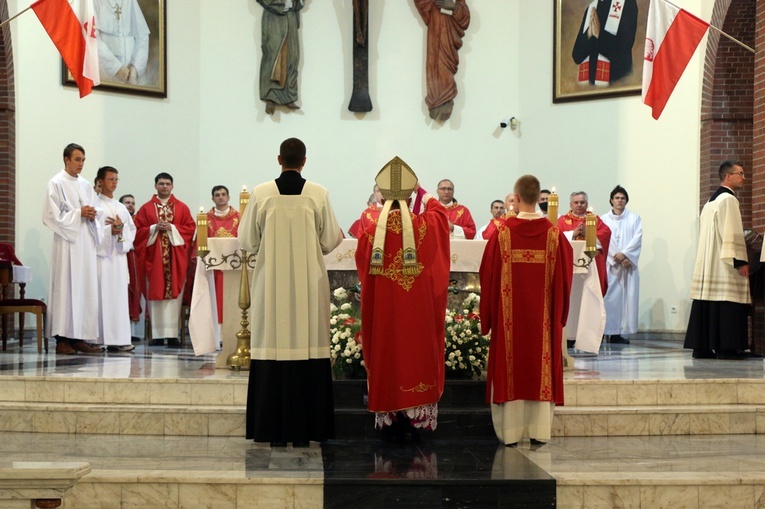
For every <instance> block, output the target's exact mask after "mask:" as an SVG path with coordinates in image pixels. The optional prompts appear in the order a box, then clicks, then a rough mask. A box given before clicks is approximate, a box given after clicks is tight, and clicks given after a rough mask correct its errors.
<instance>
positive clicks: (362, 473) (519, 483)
mask: <svg viewBox="0 0 765 509" xmlns="http://www.w3.org/2000/svg"><path fill="white" fill-rule="evenodd" d="M322 459H323V462H324V508H325V509H351V508H353V509H358V508H364V509H393V508H396V509H402V508H417V509H431V508H448V509H457V508H471V509H483V508H487V509H488V508H492V509H497V508H510V507H523V508H550V507H555V504H556V486H555V479H553V478H552V477H551V476H550V475H548V474H547V473H546V472H545V471H543V470H542V469H541V468H539V467H537V466H536V465H535V464H534V463H532V462H531V461H530V460H529V459H527V458H526V457H525V456H524V455H523V454H521V453H520V452H519V451H518V450H517V449H515V448H512V447H505V446H504V445H501V444H499V443H498V442H497V440H496V439H493V440H440V439H439V440H431V439H428V438H423V439H422V440H421V441H420V442H418V443H413V442H411V441H409V442H405V443H388V442H383V441H381V440H333V441H329V442H326V443H324V444H322Z"/></svg>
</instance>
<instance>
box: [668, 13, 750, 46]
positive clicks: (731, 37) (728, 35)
mask: <svg viewBox="0 0 765 509" xmlns="http://www.w3.org/2000/svg"><path fill="white" fill-rule="evenodd" d="M663 1H664V2H667V3H668V4H669V5H671V6H672V7H674V8H676V9H683V8H682V7H680V6H679V5H677V4H674V3H672V2H670V1H669V0H663ZM683 10H685V9H683ZM709 28H711V29H713V30H716V31H717V32H718V33H720V34H722V35H724V36H725V37H727V38H728V39H730V40H731V41H733V42H735V43H736V44H738V45H739V46H741V47H742V48H744V49H746V50H749V51H751V52H752V53H756V51H754V48H752V47H751V46H747V45H746V44H744V43H743V42H741V41H739V40H738V39H736V38H735V37H733V36H732V35H730V34H728V33H726V32H723V31H722V30H720V29H719V28H717V27H716V26H714V25H712V24H711V23H710V24H709Z"/></svg>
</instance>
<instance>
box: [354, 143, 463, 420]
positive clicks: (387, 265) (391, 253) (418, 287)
mask: <svg viewBox="0 0 765 509" xmlns="http://www.w3.org/2000/svg"><path fill="white" fill-rule="evenodd" d="M392 175H393V176H392ZM377 183H378V185H379V186H380V189H381V190H382V193H383V197H384V198H385V200H386V201H385V204H384V208H383V211H382V213H381V215H380V223H378V224H377V225H376V226H370V227H369V228H367V230H366V231H365V232H364V233H363V235H362V236H361V237H360V238H359V242H358V248H357V249H356V267H357V269H358V274H359V279H360V280H361V337H362V345H363V355H364V363H365V365H366V368H367V376H368V389H369V410H370V411H371V412H376V415H375V427H376V428H379V429H382V428H385V427H388V426H395V428H393V429H397V430H398V431H399V432H400V433H401V434H403V433H405V432H406V431H412V430H414V431H412V433H413V434H416V433H417V432H416V429H435V428H436V424H437V411H438V406H437V404H438V400H439V399H440V398H441V394H442V393H443V390H444V316H445V314H446V297H447V287H448V285H449V226H448V220H447V218H446V213H445V212H444V208H443V206H442V205H440V204H439V203H438V200H435V199H432V197H430V195H427V194H426V193H425V192H424V191H423V190H422V189H419V190H418V194H420V195H424V198H425V210H424V212H423V213H421V214H414V213H411V212H410V211H409V209H408V207H407V202H406V201H404V200H407V201H408V198H409V196H410V195H411V193H412V190H413V189H414V188H415V187H416V186H417V177H416V175H414V172H412V170H411V169H410V168H409V167H408V166H407V165H406V163H404V162H403V161H402V160H401V159H399V158H398V157H396V158H394V159H393V160H392V161H391V162H390V163H388V164H387V165H386V166H385V167H384V168H383V170H381V171H380V173H379V174H378V177H377ZM393 207H397V208H393ZM402 212H403V213H402ZM383 225H384V226H383Z"/></svg>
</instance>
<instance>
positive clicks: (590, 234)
mask: <svg viewBox="0 0 765 509" xmlns="http://www.w3.org/2000/svg"><path fill="white" fill-rule="evenodd" d="M584 233H585V237H584V240H585V249H586V250H587V251H597V250H598V247H597V239H598V237H597V221H596V219H595V214H593V213H592V207H590V209H589V210H587V219H585V232H584Z"/></svg>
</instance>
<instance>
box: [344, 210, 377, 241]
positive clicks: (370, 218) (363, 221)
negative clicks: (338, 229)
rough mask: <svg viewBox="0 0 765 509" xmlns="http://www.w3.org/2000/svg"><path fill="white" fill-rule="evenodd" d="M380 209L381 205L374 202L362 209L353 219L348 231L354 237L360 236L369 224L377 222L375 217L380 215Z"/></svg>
mask: <svg viewBox="0 0 765 509" xmlns="http://www.w3.org/2000/svg"><path fill="white" fill-rule="evenodd" d="M381 210H382V207H381V206H380V205H378V204H376V203H375V204H372V205H370V206H369V207H367V208H366V209H364V212H362V213H361V217H359V218H358V219H357V220H356V221H354V222H353V224H352V225H351V227H350V228H348V233H349V234H350V235H351V236H352V237H353V238H354V239H358V238H360V237H361V236H362V235H363V234H364V232H365V231H367V228H369V226H370V225H373V224H374V225H376V224H377V218H379V217H380V211H381Z"/></svg>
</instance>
